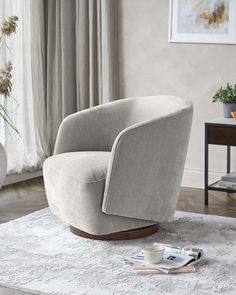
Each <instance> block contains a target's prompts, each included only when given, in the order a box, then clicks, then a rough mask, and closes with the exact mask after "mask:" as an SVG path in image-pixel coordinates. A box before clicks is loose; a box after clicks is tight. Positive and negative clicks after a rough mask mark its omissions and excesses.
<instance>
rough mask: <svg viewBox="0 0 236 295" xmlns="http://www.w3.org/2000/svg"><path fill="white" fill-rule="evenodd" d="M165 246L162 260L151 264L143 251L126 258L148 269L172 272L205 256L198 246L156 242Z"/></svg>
mask: <svg viewBox="0 0 236 295" xmlns="http://www.w3.org/2000/svg"><path fill="white" fill-rule="evenodd" d="M155 244H158V245H160V246H163V247H164V248H165V251H164V255H163V258H162V260H161V261H160V262H158V263H155V264H150V263H148V262H146V261H145V260H144V255H143V251H141V252H139V253H138V254H137V255H134V256H131V257H129V258H126V259H125V260H126V261H128V262H131V263H139V264H142V265H143V266H146V267H147V268H148V269H156V270H159V271H161V272H163V273H170V272H173V270H176V269H179V268H181V267H186V266H188V267H189V266H193V265H194V264H196V263H197V262H199V261H200V260H201V259H202V258H203V255H204V254H203V251H202V250H201V249H197V248H191V247H181V246H174V245H166V244H160V243H154V245H155Z"/></svg>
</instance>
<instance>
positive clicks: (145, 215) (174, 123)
mask: <svg viewBox="0 0 236 295" xmlns="http://www.w3.org/2000/svg"><path fill="white" fill-rule="evenodd" d="M191 122H192V104H191V103H189V105H188V106H187V107H186V108H184V109H182V110H180V111H178V112H175V113H173V114H170V115H167V116H164V117H160V118H158V119H154V120H152V121H147V122H143V123H139V124H135V125H133V126H131V127H128V128H126V129H125V130H123V131H122V132H121V133H120V134H119V135H118V136H117V138H116V140H115V142H114V145H113V147H112V155H111V160H110V165H109V167H108V173H107V179H106V184H105V192H104V198H103V205H102V211H103V212H105V213H106V214H112V215H120V216H126V217H132V218H139V219H144V220H153V221H167V220H171V219H172V218H173V215H174V212H175V208H176V204H177V200H178V195H179V190H180V185H181V180H182V175H183V169H184V163H185V158H186V153H187V147H188V141H189V134H190V129H191Z"/></svg>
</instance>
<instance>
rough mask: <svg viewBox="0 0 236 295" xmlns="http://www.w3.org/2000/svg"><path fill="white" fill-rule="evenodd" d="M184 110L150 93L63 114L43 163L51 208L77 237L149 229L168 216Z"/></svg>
mask: <svg viewBox="0 0 236 295" xmlns="http://www.w3.org/2000/svg"><path fill="white" fill-rule="evenodd" d="M192 112H193V109H192V103H191V102H189V101H186V100H184V99H182V98H179V97H173V96H165V95H157V96H148V97H137V98H128V99H122V100H117V101H114V102H110V103H106V104H103V105H100V106H96V107H93V108H90V109H87V110H84V111H81V112H78V113H75V114H72V115H70V116H68V117H67V118H65V119H64V120H63V122H62V124H61V126H60V128H59V131H58V135H57V139H56V144H55V151H54V155H53V156H51V157H49V158H48V159H47V160H46V161H45V163H44V167H43V176H44V181H45V188H46V194H47V198H48V203H49V207H50V209H51V211H52V212H53V213H55V214H56V215H57V216H58V217H60V218H61V219H62V220H63V221H64V222H66V223H67V224H69V225H70V229H71V231H72V232H73V233H75V234H77V235H80V236H82V237H87V238H93V239H108V240H109V239H111V240H112V239H130V238H137V237H141V236H145V235H149V234H152V233H154V232H155V231H156V230H157V224H158V222H166V221H171V220H172V219H173V216H174V212H175V209H176V205H177V201H178V196H179V190H180V185H181V180H182V175H183V169H184V164H185V158H186V153H187V147H188V142H189V134H190V129H191V122H192Z"/></svg>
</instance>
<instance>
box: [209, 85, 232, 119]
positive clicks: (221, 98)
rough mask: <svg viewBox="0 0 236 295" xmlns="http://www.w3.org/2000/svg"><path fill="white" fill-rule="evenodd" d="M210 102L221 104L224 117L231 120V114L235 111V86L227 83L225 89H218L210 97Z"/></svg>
mask: <svg viewBox="0 0 236 295" xmlns="http://www.w3.org/2000/svg"><path fill="white" fill-rule="evenodd" d="M212 102H222V103H223V110H224V117H225V118H231V112H233V111H236V84H235V85H230V84H229V83H227V85H226V87H220V89H219V90H218V91H217V92H216V94H215V95H214V96H213V97H212Z"/></svg>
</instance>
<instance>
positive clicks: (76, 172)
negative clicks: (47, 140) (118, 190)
mask: <svg viewBox="0 0 236 295" xmlns="http://www.w3.org/2000/svg"><path fill="white" fill-rule="evenodd" d="M110 154H111V153H110V152H93V151H92V152H73V153H64V154H58V155H55V156H53V157H50V158H48V159H47V162H46V163H47V166H50V169H51V170H52V172H53V171H54V173H60V175H61V177H62V178H65V177H66V178H67V177H69V178H70V180H69V181H70V182H71V178H74V179H75V180H76V181H80V182H85V183H90V182H99V181H105V179H106V174H107V167H108V162H109V157H110ZM46 163H45V164H46Z"/></svg>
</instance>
